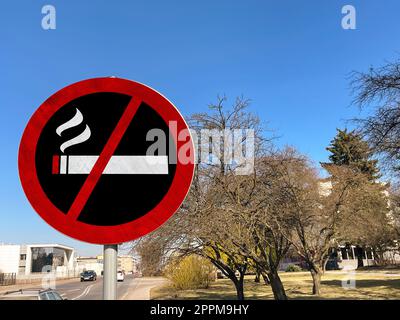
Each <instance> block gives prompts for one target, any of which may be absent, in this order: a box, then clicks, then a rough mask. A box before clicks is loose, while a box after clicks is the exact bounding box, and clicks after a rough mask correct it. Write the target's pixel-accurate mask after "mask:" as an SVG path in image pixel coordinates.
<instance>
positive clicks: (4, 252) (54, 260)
mask: <svg viewBox="0 0 400 320" xmlns="http://www.w3.org/2000/svg"><path fill="white" fill-rule="evenodd" d="M74 255H75V251H74V249H73V248H71V247H67V246H64V245H60V244H27V245H7V244H0V273H15V274H16V275H17V278H21V277H24V276H29V275H34V274H40V273H43V272H53V273H56V274H59V275H67V274H69V273H70V272H71V271H73V270H74V269H75V263H74Z"/></svg>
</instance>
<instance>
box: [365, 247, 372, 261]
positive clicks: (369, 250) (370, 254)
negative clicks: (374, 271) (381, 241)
mask: <svg viewBox="0 0 400 320" xmlns="http://www.w3.org/2000/svg"><path fill="white" fill-rule="evenodd" d="M366 252H367V259H372V250H371V248H367V249H366Z"/></svg>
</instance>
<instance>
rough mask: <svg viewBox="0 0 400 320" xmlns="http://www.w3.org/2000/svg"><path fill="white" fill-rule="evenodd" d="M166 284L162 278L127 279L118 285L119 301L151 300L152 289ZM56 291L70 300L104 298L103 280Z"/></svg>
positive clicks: (74, 283) (60, 286) (66, 285)
mask: <svg viewBox="0 0 400 320" xmlns="http://www.w3.org/2000/svg"><path fill="white" fill-rule="evenodd" d="M163 283H165V280H164V279H162V278H134V277H133V276H131V275H128V276H126V277H125V280H124V281H123V282H118V284H117V299H118V300H149V299H150V289H151V288H153V287H156V286H159V285H162V284H163ZM56 291H57V292H58V293H60V294H61V295H62V296H63V297H64V298H67V299H68V300H101V299H102V298H103V279H102V277H100V276H99V277H98V278H97V280H96V281H87V282H80V281H79V279H78V280H76V281H72V282H67V283H62V284H58V285H57V287H56Z"/></svg>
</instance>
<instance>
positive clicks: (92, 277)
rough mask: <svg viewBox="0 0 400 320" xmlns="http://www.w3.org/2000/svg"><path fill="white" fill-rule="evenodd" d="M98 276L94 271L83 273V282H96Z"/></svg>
mask: <svg viewBox="0 0 400 320" xmlns="http://www.w3.org/2000/svg"><path fill="white" fill-rule="evenodd" d="M96 280H97V274H96V272H94V271H93V270H87V271H84V272H82V273H81V282H82V281H96Z"/></svg>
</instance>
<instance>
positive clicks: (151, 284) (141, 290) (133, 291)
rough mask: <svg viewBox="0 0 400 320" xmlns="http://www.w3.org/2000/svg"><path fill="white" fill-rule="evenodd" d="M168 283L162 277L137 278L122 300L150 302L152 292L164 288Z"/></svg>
mask: <svg viewBox="0 0 400 320" xmlns="http://www.w3.org/2000/svg"><path fill="white" fill-rule="evenodd" d="M167 282H168V280H167V279H165V278H162V277H159V278H158V277H157V278H146V277H145V278H136V279H135V282H134V283H132V284H131V285H130V287H129V289H128V292H127V293H126V294H125V295H124V296H122V298H121V300H150V290H151V289H153V288H156V287H159V286H163V285H164V284H166V283H167Z"/></svg>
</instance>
